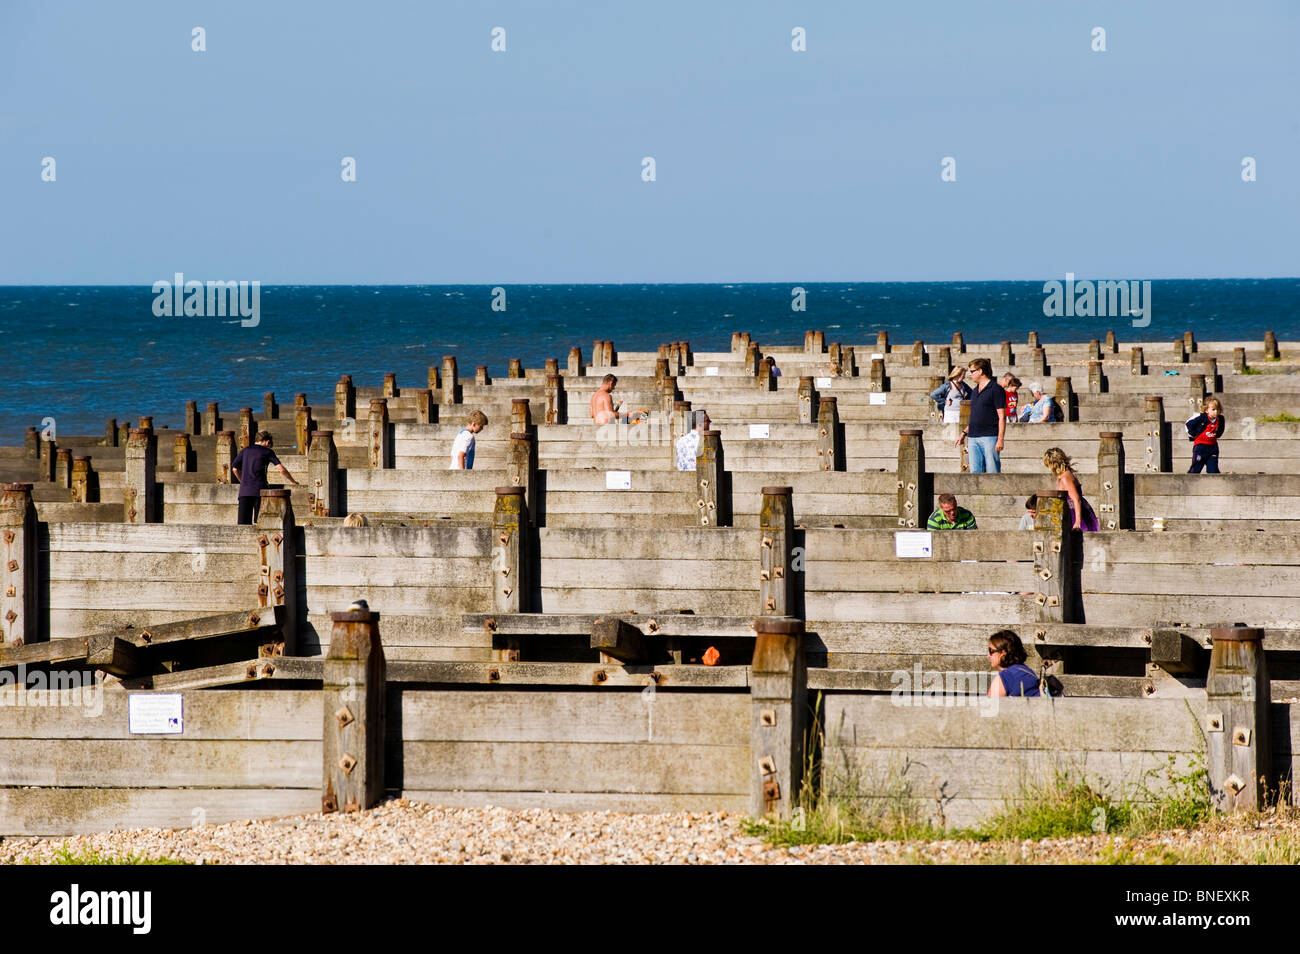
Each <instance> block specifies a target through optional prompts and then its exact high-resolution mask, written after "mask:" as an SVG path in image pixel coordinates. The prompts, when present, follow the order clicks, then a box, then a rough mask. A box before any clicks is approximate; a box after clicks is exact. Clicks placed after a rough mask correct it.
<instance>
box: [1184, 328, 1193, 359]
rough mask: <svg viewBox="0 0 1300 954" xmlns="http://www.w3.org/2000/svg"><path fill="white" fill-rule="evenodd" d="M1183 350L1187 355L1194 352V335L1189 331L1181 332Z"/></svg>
mask: <svg viewBox="0 0 1300 954" xmlns="http://www.w3.org/2000/svg"><path fill="white" fill-rule="evenodd" d="M1183 350H1184V351H1186V352H1187V353H1188V354H1194V353H1195V351H1196V335H1194V334H1192V333H1191V332H1190V331H1184V332H1183Z"/></svg>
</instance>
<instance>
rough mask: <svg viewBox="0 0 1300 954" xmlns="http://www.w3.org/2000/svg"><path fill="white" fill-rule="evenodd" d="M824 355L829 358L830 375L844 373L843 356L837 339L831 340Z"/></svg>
mask: <svg viewBox="0 0 1300 954" xmlns="http://www.w3.org/2000/svg"><path fill="white" fill-rule="evenodd" d="M826 356H827V358H829V359H830V360H829V362H828V363H829V364H830V374H831V377H833V378H838V377H840V376H841V375H842V374H843V373H844V356H843V353H842V349H841V348H840V343H839V342H838V341H832V342H831V347H830V350H829V351H827V352H826Z"/></svg>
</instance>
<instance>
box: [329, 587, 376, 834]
mask: <svg viewBox="0 0 1300 954" xmlns="http://www.w3.org/2000/svg"><path fill="white" fill-rule="evenodd" d="M330 619H331V620H332V624H333V628H332V629H331V631H330V648H329V652H328V653H327V654H326V656H325V660H324V663H323V672H322V680H321V690H322V692H321V697H322V701H323V703H324V705H323V710H324V728H323V732H322V735H321V741H322V744H321V753H322V756H323V758H322V765H323V773H322V774H323V778H322V782H321V785H322V789H321V811H322V812H325V813H329V812H336V811H345V812H355V811H360V810H363V809H366V808H370V807H371V806H372V805H375V804H377V803H378V802H379V800H380V799H381V798H383V796H384V744H385V733H384V720H385V718H386V715H387V713H386V709H387V703H386V701H385V698H384V694H385V690H386V689H387V684H388V682H387V680H388V667H387V665H386V664H385V661H384V647H383V644H382V643H381V642H380V640H379V614H378V613H374V612H371V611H370V610H349V611H348V612H345V613H331V614H330Z"/></svg>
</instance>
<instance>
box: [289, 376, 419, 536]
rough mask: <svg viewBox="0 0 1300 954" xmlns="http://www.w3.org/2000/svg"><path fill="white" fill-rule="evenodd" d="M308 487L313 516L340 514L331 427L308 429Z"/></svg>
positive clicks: (336, 453) (337, 470) (337, 456)
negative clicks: (320, 429) (309, 445)
mask: <svg viewBox="0 0 1300 954" xmlns="http://www.w3.org/2000/svg"><path fill="white" fill-rule="evenodd" d="M425 393H426V394H427V393H428V392H427V391H426V392H425ZM307 487H308V490H309V491H310V493H309V496H308V499H309V501H310V506H311V511H310V512H311V515H312V516H313V517H341V516H343V509H342V507H340V506H339V453H338V449H337V448H336V447H335V446H334V432H333V431H312V432H311V447H310V448H308V451H307Z"/></svg>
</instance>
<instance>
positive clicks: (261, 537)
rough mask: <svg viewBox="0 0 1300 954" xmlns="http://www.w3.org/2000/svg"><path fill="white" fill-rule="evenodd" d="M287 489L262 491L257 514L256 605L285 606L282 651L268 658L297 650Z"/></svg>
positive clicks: (293, 539) (294, 533) (294, 536)
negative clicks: (258, 575) (258, 565)
mask: <svg viewBox="0 0 1300 954" xmlns="http://www.w3.org/2000/svg"><path fill="white" fill-rule="evenodd" d="M289 493H290V491H289V489H288V488H287V487H271V488H268V489H266V490H263V491H262V492H261V498H262V501H261V504H260V505H259V506H258V511H257V553H258V561H259V564H260V567H261V569H260V579H259V581H258V585H257V605H258V606H265V607H271V606H282V607H284V610H283V613H284V618H283V622H282V623H281V624H280V632H281V635H282V636H283V637H284V646H283V648H281V647H279V646H277V647H275V649H274V651H273V652H271V653H270V654H271V655H284V656H295V655H297V648H298V561H297V559H296V557H297V554H298V530H297V526H296V524H295V522H294V517H293V503H292V502H291V501H290V499H289Z"/></svg>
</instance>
